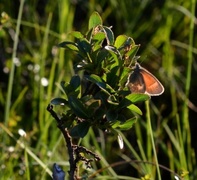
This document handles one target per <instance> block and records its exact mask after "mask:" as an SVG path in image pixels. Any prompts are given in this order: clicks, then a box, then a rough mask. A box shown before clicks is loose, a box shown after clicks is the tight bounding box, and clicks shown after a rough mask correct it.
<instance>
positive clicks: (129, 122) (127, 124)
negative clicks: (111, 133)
mask: <svg viewBox="0 0 197 180" xmlns="http://www.w3.org/2000/svg"><path fill="white" fill-rule="evenodd" d="M136 121H137V118H136V117H133V118H130V119H128V120H127V121H125V122H120V121H117V122H116V123H114V124H113V125H112V128H114V129H119V130H129V129H131V128H132V126H133V124H134V123H136Z"/></svg>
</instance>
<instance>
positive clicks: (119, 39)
mask: <svg viewBox="0 0 197 180" xmlns="http://www.w3.org/2000/svg"><path fill="white" fill-rule="evenodd" d="M127 38H128V37H127V36H126V35H119V36H118V37H117V38H116V40H115V43H114V46H115V47H116V48H117V49H118V48H120V47H121V46H123V45H124V44H125V41H126V40H127Z"/></svg>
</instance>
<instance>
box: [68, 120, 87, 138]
mask: <svg viewBox="0 0 197 180" xmlns="http://www.w3.org/2000/svg"><path fill="white" fill-rule="evenodd" d="M89 128H90V124H89V122H87V121H84V122H81V123H79V124H78V125H76V126H74V127H73V128H72V129H71V131H70V135H71V136H72V137H80V138H83V137H85V135H86V134H87V133H88V130H89Z"/></svg>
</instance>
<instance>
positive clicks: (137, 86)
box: [126, 68, 146, 93]
mask: <svg viewBox="0 0 197 180" xmlns="http://www.w3.org/2000/svg"><path fill="white" fill-rule="evenodd" d="M126 85H127V87H128V88H129V89H130V91H131V93H145V91H146V87H145V83H144V79H143V75H142V74H141V73H140V69H138V68H136V69H134V71H133V73H131V74H130V75H129V77H128V80H127V84H126Z"/></svg>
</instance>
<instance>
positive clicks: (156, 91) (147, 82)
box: [126, 62, 164, 96]
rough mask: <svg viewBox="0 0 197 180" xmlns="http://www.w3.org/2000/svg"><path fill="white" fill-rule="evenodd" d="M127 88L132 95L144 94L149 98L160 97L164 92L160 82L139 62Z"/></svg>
mask: <svg viewBox="0 0 197 180" xmlns="http://www.w3.org/2000/svg"><path fill="white" fill-rule="evenodd" d="M126 86H127V87H128V88H129V89H130V91H131V93H143V94H148V95H149V96H159V95H161V94H162V93H163V92H164V87H163V85H162V84H161V83H160V82H159V80H158V79H157V78H156V77H155V76H154V75H152V74H151V73H150V72H149V71H147V70H146V69H145V68H143V67H141V66H140V65H139V64H138V63H137V62H136V64H135V67H134V69H133V72H132V73H131V74H130V75H129V77H128V80H127V83H126Z"/></svg>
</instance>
